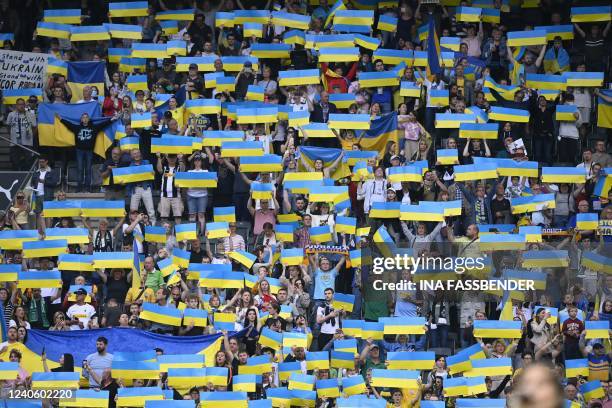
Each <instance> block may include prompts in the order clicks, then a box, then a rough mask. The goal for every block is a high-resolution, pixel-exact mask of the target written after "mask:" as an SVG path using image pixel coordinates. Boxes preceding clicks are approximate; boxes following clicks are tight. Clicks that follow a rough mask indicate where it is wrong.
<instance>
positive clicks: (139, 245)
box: [121, 224, 144, 254]
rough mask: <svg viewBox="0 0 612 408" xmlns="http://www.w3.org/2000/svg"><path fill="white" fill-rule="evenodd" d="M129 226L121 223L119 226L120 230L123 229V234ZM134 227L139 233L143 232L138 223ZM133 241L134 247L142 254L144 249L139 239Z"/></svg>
mask: <svg viewBox="0 0 612 408" xmlns="http://www.w3.org/2000/svg"><path fill="white" fill-rule="evenodd" d="M129 226H130V224H123V226H122V227H121V230H122V231H123V235H125V231H126V230H127V229H128V227H129ZM134 229H135V230H137V231H138V232H140V233H141V234H143V232H144V231H142V230H141V229H140V224H136V226H135V227H134ZM134 243H135V244H136V248H137V249H138V253H139V254H142V252H143V251H144V249H143V247H142V243H141V242H140V241H138V240H137V239H135V240H134Z"/></svg>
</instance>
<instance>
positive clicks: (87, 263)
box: [57, 254, 94, 272]
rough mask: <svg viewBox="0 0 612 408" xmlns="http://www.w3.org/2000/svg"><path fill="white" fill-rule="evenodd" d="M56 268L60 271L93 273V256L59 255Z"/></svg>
mask: <svg viewBox="0 0 612 408" xmlns="http://www.w3.org/2000/svg"><path fill="white" fill-rule="evenodd" d="M57 268H58V269H59V270H61V271H81V272H94V267H93V255H80V254H61V255H60V256H59V259H58V265H57Z"/></svg>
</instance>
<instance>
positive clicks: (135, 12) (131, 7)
mask: <svg viewBox="0 0 612 408" xmlns="http://www.w3.org/2000/svg"><path fill="white" fill-rule="evenodd" d="M148 14H149V4H148V2H146V1H128V2H118V3H109V5H108V16H109V17H144V16H147V15H148Z"/></svg>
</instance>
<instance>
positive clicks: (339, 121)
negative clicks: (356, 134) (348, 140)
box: [327, 113, 370, 130]
mask: <svg viewBox="0 0 612 408" xmlns="http://www.w3.org/2000/svg"><path fill="white" fill-rule="evenodd" d="M327 123H328V125H329V127H330V128H333V129H354V130H359V129H363V130H369V129H370V115H367V114H358V115H351V114H347V113H331V114H330V115H329V121H328V122H327Z"/></svg>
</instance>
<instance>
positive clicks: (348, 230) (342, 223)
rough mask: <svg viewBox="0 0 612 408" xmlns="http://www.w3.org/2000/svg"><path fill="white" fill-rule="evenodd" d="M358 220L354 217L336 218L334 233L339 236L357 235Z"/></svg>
mask: <svg viewBox="0 0 612 408" xmlns="http://www.w3.org/2000/svg"><path fill="white" fill-rule="evenodd" d="M356 228H357V219H356V218H353V217H342V216H338V217H336V223H335V224H334V231H335V232H336V233H338V234H355V230H356Z"/></svg>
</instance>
